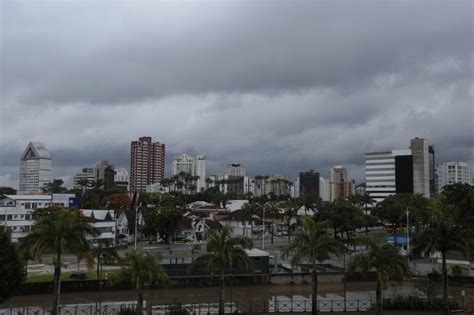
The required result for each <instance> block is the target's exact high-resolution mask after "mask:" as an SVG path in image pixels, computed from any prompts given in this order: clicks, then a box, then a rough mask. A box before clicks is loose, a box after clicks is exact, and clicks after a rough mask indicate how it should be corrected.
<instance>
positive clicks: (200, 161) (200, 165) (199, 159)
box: [196, 154, 206, 192]
mask: <svg viewBox="0 0 474 315" xmlns="http://www.w3.org/2000/svg"><path fill="white" fill-rule="evenodd" d="M196 176H199V179H198V180H197V183H196V188H197V191H198V192H199V191H203V190H205V189H206V156H205V155H203V154H199V155H197V156H196Z"/></svg>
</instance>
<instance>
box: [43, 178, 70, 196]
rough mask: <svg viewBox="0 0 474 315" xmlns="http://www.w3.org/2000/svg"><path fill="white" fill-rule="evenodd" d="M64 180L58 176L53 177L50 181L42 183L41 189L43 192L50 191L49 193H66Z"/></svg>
mask: <svg viewBox="0 0 474 315" xmlns="http://www.w3.org/2000/svg"><path fill="white" fill-rule="evenodd" d="M63 184H64V181H63V180H62V179H59V178H55V179H53V181H52V182H51V183H46V184H44V186H43V188H41V190H42V191H43V192H44V193H50V194H61V193H66V192H67V188H66V187H63Z"/></svg>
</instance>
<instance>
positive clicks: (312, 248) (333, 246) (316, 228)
mask: <svg viewBox="0 0 474 315" xmlns="http://www.w3.org/2000/svg"><path fill="white" fill-rule="evenodd" d="M344 250H345V247H344V245H343V244H342V243H341V242H339V241H338V240H336V239H334V238H332V237H331V236H329V235H328V232H327V230H326V227H325V226H324V225H321V224H317V223H316V222H315V221H314V220H313V218H310V217H306V218H305V219H304V221H303V229H302V230H300V231H298V232H297V233H296V235H295V238H294V239H293V241H291V243H290V244H289V245H288V247H287V248H286V249H284V250H283V254H284V255H290V256H291V264H292V265H294V266H295V265H298V264H300V263H302V262H304V261H306V262H308V263H309V264H310V265H311V270H312V280H311V283H312V296H311V304H312V308H311V314H317V313H318V267H317V263H318V262H321V261H323V260H326V259H329V258H331V255H335V254H337V253H340V252H342V251H344Z"/></svg>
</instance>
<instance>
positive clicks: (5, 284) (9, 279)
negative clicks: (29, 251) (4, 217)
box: [0, 225, 25, 303]
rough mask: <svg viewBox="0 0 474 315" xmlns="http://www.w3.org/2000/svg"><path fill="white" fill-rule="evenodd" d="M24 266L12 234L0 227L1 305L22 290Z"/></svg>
mask: <svg viewBox="0 0 474 315" xmlns="http://www.w3.org/2000/svg"><path fill="white" fill-rule="evenodd" d="M24 276H25V275H24V273H23V264H22V263H21V259H20V256H19V254H18V251H17V249H16V248H15V246H14V245H13V244H12V242H11V238H10V234H9V233H8V232H7V231H5V228H4V227H3V226H1V225H0V303H3V302H5V301H6V300H8V299H9V298H10V297H11V296H12V295H14V294H15V293H16V292H17V290H18V289H19V288H20V285H21V283H22V282H23V279H24Z"/></svg>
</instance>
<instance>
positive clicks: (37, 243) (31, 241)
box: [21, 207, 99, 315]
mask: <svg viewBox="0 0 474 315" xmlns="http://www.w3.org/2000/svg"><path fill="white" fill-rule="evenodd" d="M34 216H35V218H36V224H35V226H34V229H33V231H32V232H31V233H30V234H29V235H28V236H26V237H25V238H23V239H22V240H21V242H22V243H23V244H22V246H29V247H30V249H31V253H32V254H33V256H34V257H35V258H36V259H41V255H42V254H43V253H45V252H46V251H52V252H53V253H54V259H53V264H54V297H53V303H52V305H53V308H52V314H53V315H56V314H58V307H59V297H60V290H59V288H60V281H61V267H62V255H63V254H64V253H65V252H71V253H75V254H79V253H80V255H81V256H83V257H86V258H88V259H89V260H90V259H91V257H92V255H91V253H92V250H91V246H90V243H89V241H88V240H87V236H92V237H95V236H97V235H99V232H98V231H97V230H96V229H95V228H93V227H92V226H91V225H90V224H89V223H88V222H87V221H86V220H85V219H84V218H83V217H82V216H81V214H80V213H79V211H77V210H75V209H62V208H56V207H51V208H45V209H38V210H36V211H34Z"/></svg>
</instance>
